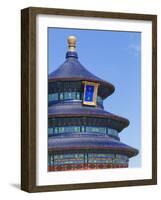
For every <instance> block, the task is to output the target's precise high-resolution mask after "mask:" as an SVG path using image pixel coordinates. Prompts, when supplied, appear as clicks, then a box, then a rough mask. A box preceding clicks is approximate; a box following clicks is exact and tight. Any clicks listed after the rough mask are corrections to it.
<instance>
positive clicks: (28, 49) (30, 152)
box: [21, 7, 157, 192]
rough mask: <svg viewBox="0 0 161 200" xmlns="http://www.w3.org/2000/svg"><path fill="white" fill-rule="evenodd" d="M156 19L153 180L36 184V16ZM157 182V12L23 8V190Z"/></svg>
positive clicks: (153, 25)
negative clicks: (138, 12)
mask: <svg viewBox="0 0 161 200" xmlns="http://www.w3.org/2000/svg"><path fill="white" fill-rule="evenodd" d="M38 14H47V15H62V16H79V17H94V18H95V17H97V18H98V17H99V18H113V19H128V20H147V21H151V22H152V179H143V180H130V181H126V180H125V181H112V182H99V183H98V182H93V183H81V184H64V185H47V186H36V16H37V15H38ZM156 184H157V15H149V14H135V13H119V12H100V11H87V10H86V11H85V10H68V9H55V8H40V7H29V8H25V9H22V10H21V190H24V191H27V192H46V191H62V190H78V189H96V188H110V187H125V186H138V185H156Z"/></svg>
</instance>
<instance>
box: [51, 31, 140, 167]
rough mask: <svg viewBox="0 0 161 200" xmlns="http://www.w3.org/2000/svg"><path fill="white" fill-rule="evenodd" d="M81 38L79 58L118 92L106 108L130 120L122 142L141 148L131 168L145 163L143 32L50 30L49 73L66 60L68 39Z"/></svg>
mask: <svg viewBox="0 0 161 200" xmlns="http://www.w3.org/2000/svg"><path fill="white" fill-rule="evenodd" d="M69 35H75V36H76V37H77V52H78V57H79V61H80V62H81V63H82V64H83V65H84V66H85V67H86V68H87V69H88V70H89V71H91V72H92V73H94V74H95V75H97V76H99V77H100V78H102V79H104V80H106V81H108V82H110V83H112V84H113V85H114V86H115V92H114V93H113V94H112V95H111V96H110V97H108V98H107V99H106V100H105V101H104V109H105V110H107V111H109V112H112V113H114V114H117V115H120V116H122V117H125V118H128V119H129V120H130V125H129V127H127V128H126V129H124V130H123V131H122V132H121V133H120V138H121V141H122V142H124V143H126V144H128V145H130V146H133V147H135V148H137V149H139V151H140V153H139V155H138V156H136V157H134V158H131V159H130V163H129V166H130V167H140V166H141V121H140V120H141V99H140V98H141V93H140V92H141V87H140V86H141V52H140V47H141V33H139V32H123V31H101V30H81V29H80V30H79V29H63V28H49V29H48V72H49V73H50V72H52V71H53V70H55V69H56V68H58V67H59V66H60V65H61V64H62V63H63V62H64V61H65V54H66V51H67V48H68V47H67V46H68V45H67V38H68V36H69Z"/></svg>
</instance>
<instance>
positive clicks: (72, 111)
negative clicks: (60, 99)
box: [48, 103, 129, 128]
mask: <svg viewBox="0 0 161 200" xmlns="http://www.w3.org/2000/svg"><path fill="white" fill-rule="evenodd" d="M62 115H64V116H91V117H92V116H94V117H103V118H109V119H114V120H117V121H120V122H121V124H120V126H122V128H125V127H126V126H128V125H129V120H127V119H125V118H123V117H120V116H117V115H114V114H112V113H110V112H107V111H105V110H103V109H102V108H100V107H90V106H83V105H82V104H81V103H79V104H69V105H66V104H56V105H53V106H50V107H49V108H48V117H59V116H62Z"/></svg>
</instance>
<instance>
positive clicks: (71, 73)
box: [48, 52, 115, 97]
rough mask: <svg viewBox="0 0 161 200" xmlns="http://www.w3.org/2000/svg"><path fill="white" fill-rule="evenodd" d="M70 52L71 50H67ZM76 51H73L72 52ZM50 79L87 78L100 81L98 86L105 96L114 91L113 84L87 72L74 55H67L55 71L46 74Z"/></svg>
mask: <svg viewBox="0 0 161 200" xmlns="http://www.w3.org/2000/svg"><path fill="white" fill-rule="evenodd" d="M67 53H71V52H67ZM74 53H76V52H73V53H72V54H74ZM48 79H49V82H50V81H58V80H60V81H63V80H67V81H70V80H81V81H82V80H88V81H92V82H98V83H100V87H101V88H102V89H103V90H104V93H105V95H104V96H105V97H107V96H109V95H111V94H112V93H113V92H114V89H115V88H114V86H113V85H112V84H111V83H108V82H107V81H105V80H103V79H101V78H99V77H97V76H95V75H94V74H92V73H91V72H89V71H88V70H87V69H86V68H85V67H84V66H83V65H82V64H81V63H80V62H79V61H78V59H77V57H76V56H71V55H70V56H67V59H66V60H65V62H64V63H63V64H62V65H61V66H60V67H58V68H57V69H56V70H55V71H53V72H52V73H50V74H49V76H48Z"/></svg>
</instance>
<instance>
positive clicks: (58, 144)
mask: <svg viewBox="0 0 161 200" xmlns="http://www.w3.org/2000/svg"><path fill="white" fill-rule="evenodd" d="M48 147H49V148H48V150H49V151H54V152H55V151H56V152H63V151H65V152H67V151H69V150H71V151H72V152H73V150H79V151H80V150H88V151H89V150H92V151H102V152H113V153H114V152H115V153H120V154H124V155H127V156H128V157H132V156H135V155H137V154H138V150H137V149H135V148H133V147H130V146H128V145H126V144H124V143H122V142H120V141H118V140H115V139H113V138H111V137H108V136H104V137H98V136H92V137H90V136H89V137H84V136H79V137H63V139H62V138H61V137H50V138H49V140H48Z"/></svg>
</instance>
